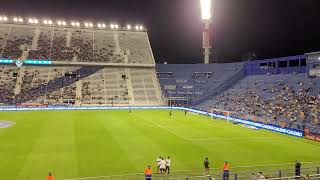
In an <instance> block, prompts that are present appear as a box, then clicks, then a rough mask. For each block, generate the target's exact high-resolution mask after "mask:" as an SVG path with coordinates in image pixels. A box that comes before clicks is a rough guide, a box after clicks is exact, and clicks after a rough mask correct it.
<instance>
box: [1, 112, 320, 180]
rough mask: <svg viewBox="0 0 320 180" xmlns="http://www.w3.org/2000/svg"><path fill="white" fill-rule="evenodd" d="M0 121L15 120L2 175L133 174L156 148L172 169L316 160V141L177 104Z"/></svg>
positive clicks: (4, 178) (15, 179)
mask: <svg viewBox="0 0 320 180" xmlns="http://www.w3.org/2000/svg"><path fill="white" fill-rule="evenodd" d="M0 120H9V121H14V122H16V124H15V125H14V126H12V127H9V128H4V129H0V179H1V180H20V179H24V180H35V179H45V176H46V175H47V173H48V172H49V171H52V172H53V173H54V175H55V176H56V179H57V180H64V179H68V178H79V177H95V176H108V175H117V174H130V173H140V172H143V169H144V168H145V166H147V165H152V167H153V169H154V171H155V161H156V158H157V157H158V156H159V155H161V156H168V155H170V156H171V159H172V167H171V168H172V171H176V172H172V175H173V176H174V175H175V174H176V175H177V174H181V175H182V174H187V173H188V171H185V170H192V169H194V170H196V169H201V168H202V166H203V160H204V158H205V157H208V158H209V160H210V162H211V167H212V168H220V167H221V166H222V164H223V162H224V161H229V162H230V163H231V167H233V169H234V170H236V169H237V167H238V169H240V168H241V166H254V167H252V168H250V167H246V170H250V169H256V170H260V169H261V168H263V166H257V165H277V164H279V166H282V167H284V166H287V167H286V168H289V167H292V165H286V163H292V162H294V161H295V160H296V159H299V160H300V161H302V162H318V161H320V144H319V143H317V142H312V141H308V140H305V139H300V138H295V137H289V136H286V135H282V134H279V133H273V132H270V131H265V130H251V129H246V128H244V127H242V126H241V125H234V124H232V123H228V122H226V121H223V120H216V119H211V118H209V117H206V116H201V115H196V114H190V113H188V114H187V115H186V116H185V115H184V112H183V111H173V115H172V117H169V112H168V111H165V110H133V111H132V113H131V115H130V114H129V112H128V111H126V110H119V111H116V110H113V111H111V110H110V111H37V112H1V113H0ZM281 164H283V165H281ZM303 165H304V164H303ZM268 168H269V167H268ZM200 171H202V170H199V173H200ZM190 172H191V171H190ZM193 172H195V171H193ZM216 172H220V170H218V169H215V170H212V173H216ZM195 174H196V173H195ZM198 175H200V174H198ZM140 179H141V178H140Z"/></svg>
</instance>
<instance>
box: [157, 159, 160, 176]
mask: <svg viewBox="0 0 320 180" xmlns="http://www.w3.org/2000/svg"><path fill="white" fill-rule="evenodd" d="M160 161H161V156H159V157H158V159H157V174H159V172H160Z"/></svg>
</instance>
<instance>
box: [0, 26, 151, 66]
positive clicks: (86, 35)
mask: <svg viewBox="0 0 320 180" xmlns="http://www.w3.org/2000/svg"><path fill="white" fill-rule="evenodd" d="M0 57H1V58H10V59H22V60H24V59H50V60H51V61H61V62H102V63H119V64H123V63H129V64H155V62H154V59H153V56H152V51H151V48H150V44H149V40H148V35H147V33H146V32H134V31H116V30H114V31H111V30H104V29H80V28H63V27H48V26H41V25H36V26H35V25H19V24H2V23H0Z"/></svg>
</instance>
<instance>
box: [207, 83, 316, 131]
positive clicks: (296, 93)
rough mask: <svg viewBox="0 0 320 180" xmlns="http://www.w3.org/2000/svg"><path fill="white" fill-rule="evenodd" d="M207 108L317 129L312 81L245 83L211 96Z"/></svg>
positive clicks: (314, 88) (314, 85)
mask: <svg viewBox="0 0 320 180" xmlns="http://www.w3.org/2000/svg"><path fill="white" fill-rule="evenodd" d="M207 108H208V110H209V109H213V108H214V109H222V110H226V111H230V112H231V115H233V116H237V117H242V118H246V119H251V120H256V121H261V122H265V123H272V124H278V125H281V126H286V127H291V128H296V129H301V130H302V129H304V128H305V127H306V126H308V125H310V126H312V127H319V128H318V129H317V130H315V131H319V129H320V110H319V108H320V86H319V84H316V81H309V82H301V81H298V82H293V83H292V82H290V83H289V82H286V81H281V82H275V83H271V84H267V85H266V84H265V82H260V83H256V82H252V83H245V84H242V85H237V86H235V87H234V88H232V89H229V90H227V91H225V92H224V93H223V94H221V95H218V96H217V97H215V98H213V99H211V100H210V101H209V106H207ZM319 132H320V131H319Z"/></svg>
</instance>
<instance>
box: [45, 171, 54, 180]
mask: <svg viewBox="0 0 320 180" xmlns="http://www.w3.org/2000/svg"><path fill="white" fill-rule="evenodd" d="M46 180H54V176H53V175H52V173H51V172H49V174H48V176H47V178H46Z"/></svg>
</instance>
